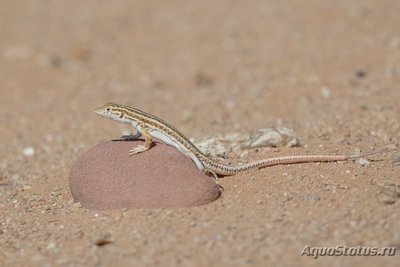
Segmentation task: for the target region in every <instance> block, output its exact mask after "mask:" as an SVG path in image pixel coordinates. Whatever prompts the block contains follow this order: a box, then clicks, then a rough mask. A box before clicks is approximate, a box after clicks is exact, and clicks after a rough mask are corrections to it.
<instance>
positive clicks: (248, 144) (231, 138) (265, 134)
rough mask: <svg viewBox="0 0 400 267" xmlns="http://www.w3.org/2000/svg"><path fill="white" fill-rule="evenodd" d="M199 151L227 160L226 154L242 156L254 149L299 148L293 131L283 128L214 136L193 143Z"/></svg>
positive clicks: (297, 139) (298, 142)
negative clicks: (231, 153)
mask: <svg viewBox="0 0 400 267" xmlns="http://www.w3.org/2000/svg"><path fill="white" fill-rule="evenodd" d="M195 144H196V146H198V147H199V148H200V150H201V151H202V152H204V153H206V154H208V155H211V156H214V157H218V158H225V159H226V158H228V153H229V152H233V153H235V154H236V155H238V156H244V155H245V154H247V151H248V150H250V149H254V148H263V147H280V146H288V147H294V146H299V145H300V141H299V138H298V137H297V136H296V135H295V134H294V133H293V130H291V129H288V128H285V127H273V128H264V129H259V130H258V131H256V132H253V133H250V134H240V133H228V134H225V135H221V134H218V135H215V136H211V137H206V138H205V139H203V140H201V141H199V142H195Z"/></svg>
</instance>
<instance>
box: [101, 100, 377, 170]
mask: <svg viewBox="0 0 400 267" xmlns="http://www.w3.org/2000/svg"><path fill="white" fill-rule="evenodd" d="M94 112H95V113H97V114H98V115H100V116H103V117H105V118H109V119H112V120H115V121H118V122H122V123H125V124H128V125H130V126H132V127H133V128H135V129H136V134H135V135H134V136H131V138H129V139H137V138H139V137H140V136H143V137H144V141H145V142H144V145H138V146H136V147H135V148H133V149H131V150H129V155H130V156H132V155H135V154H139V153H142V152H144V151H146V150H148V149H150V147H151V145H152V143H153V139H157V140H159V141H161V142H162V143H165V144H167V145H170V146H173V147H175V148H176V149H177V150H178V151H180V152H181V153H182V154H184V155H185V156H187V157H189V158H190V159H192V160H193V162H194V163H195V164H196V166H197V168H199V169H200V170H202V171H203V172H206V173H207V172H208V173H211V174H213V175H214V176H216V175H233V174H236V173H238V172H241V171H246V170H249V169H253V168H264V167H267V166H272V165H283V164H293V163H306V162H333V161H346V160H353V159H357V158H361V157H365V156H369V155H373V154H378V153H381V152H382V151H378V152H369V153H363V154H358V155H347V156H346V155H337V156H336V155H298V156H283V157H274V158H267V159H262V160H257V161H254V162H250V163H244V164H239V165H235V166H233V165H227V164H223V163H221V162H219V161H217V160H214V159H212V158H211V157H209V156H208V155H206V154H204V153H203V152H201V151H200V149H199V148H197V147H196V146H195V145H194V144H193V143H192V142H191V141H190V140H189V139H188V138H187V137H186V136H185V135H183V134H182V133H181V132H180V131H178V130H177V129H176V128H175V127H174V126H172V125H171V124H169V123H167V122H166V121H164V120H162V119H160V118H158V117H156V116H154V115H151V114H149V113H146V112H144V111H141V110H139V109H136V108H132V107H128V106H125V105H120V104H116V103H112V102H110V103H107V104H105V105H103V106H101V107H98V108H96V109H95V110H94Z"/></svg>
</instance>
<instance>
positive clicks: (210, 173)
mask: <svg viewBox="0 0 400 267" xmlns="http://www.w3.org/2000/svg"><path fill="white" fill-rule="evenodd" d="M203 172H204V173H205V174H206V175H209V176H210V175H212V176H213V180H214V182H215V184H216V185H217V186H218V189H219V191H220V192H223V191H224V188H223V187H222V186H221V185H220V184H219V182H218V175H217V174H216V173H215V172H214V171H212V170H206V169H205V170H203Z"/></svg>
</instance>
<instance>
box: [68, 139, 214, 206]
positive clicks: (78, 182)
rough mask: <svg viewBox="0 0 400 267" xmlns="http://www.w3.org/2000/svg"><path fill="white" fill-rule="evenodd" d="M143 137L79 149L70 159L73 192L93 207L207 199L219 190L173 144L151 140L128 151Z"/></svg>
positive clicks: (190, 203) (199, 202)
mask: <svg viewBox="0 0 400 267" xmlns="http://www.w3.org/2000/svg"><path fill="white" fill-rule="evenodd" d="M140 144H143V142H142V141H106V142H102V143H100V144H98V145H96V146H94V147H93V148H91V149H90V150H88V151H87V152H85V153H83V154H82V155H81V156H80V157H79V158H78V159H77V160H76V161H75V162H74V164H73V166H72V168H71V171H70V177H69V183H70V189H71V193H72V196H73V198H74V200H75V201H77V202H80V203H81V204H82V206H83V207H86V208H89V209H94V210H106V209H122V208H178V207H190V206H197V205H202V204H206V203H209V202H212V201H214V200H215V199H217V198H218V197H219V195H220V191H219V188H218V186H217V185H216V184H215V182H214V180H213V178H212V177H209V176H206V175H204V174H203V173H202V172H201V171H200V170H198V169H197V167H196V166H195V165H194V163H193V162H192V161H191V160H190V159H189V158H187V157H186V156H184V155H182V154H181V153H179V152H178V151H177V150H176V149H175V148H173V147H170V146H167V145H164V144H160V143H156V144H155V145H154V146H153V147H152V148H150V149H149V150H147V151H145V152H143V153H140V154H137V155H133V156H129V155H128V153H129V150H130V149H132V148H133V147H135V146H136V145H140Z"/></svg>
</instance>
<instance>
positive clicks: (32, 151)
mask: <svg viewBox="0 0 400 267" xmlns="http://www.w3.org/2000/svg"><path fill="white" fill-rule="evenodd" d="M22 154H23V155H24V156H27V157H32V156H34V155H35V149H34V148H33V147H26V148H24V149H23V150H22Z"/></svg>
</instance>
